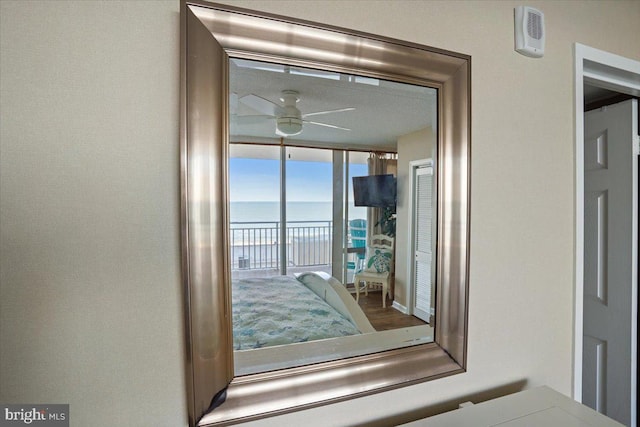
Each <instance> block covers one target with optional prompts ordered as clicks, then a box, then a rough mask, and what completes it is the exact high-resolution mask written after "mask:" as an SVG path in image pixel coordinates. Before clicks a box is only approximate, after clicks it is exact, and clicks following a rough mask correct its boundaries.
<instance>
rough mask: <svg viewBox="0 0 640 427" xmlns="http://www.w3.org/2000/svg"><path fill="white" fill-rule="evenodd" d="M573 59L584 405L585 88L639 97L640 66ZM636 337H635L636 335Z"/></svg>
mask: <svg viewBox="0 0 640 427" xmlns="http://www.w3.org/2000/svg"><path fill="white" fill-rule="evenodd" d="M574 59H575V62H574V65H575V68H574V72H575V75H574V76H575V79H574V81H575V92H574V93H575V99H574V116H575V183H576V185H575V227H576V228H575V230H574V233H575V247H574V251H575V255H574V259H575V270H574V277H575V283H574V313H573V314H574V319H573V322H574V329H573V398H574V399H575V400H577V401H578V402H582V344H583V342H582V341H583V340H582V332H583V325H582V319H583V315H584V307H583V297H584V270H583V268H584V254H583V248H584V84H585V83H588V84H590V85H593V86H598V87H602V88H606V89H609V90H613V91H616V92H620V93H624V94H629V95H634V96H640V62H638V61H634V60H631V59H628V58H624V57H622V56H618V55H614V54H612V53H609V52H605V51H602V50H598V49H594V48H592V47H588V46H585V45H582V44H579V43H575V44H574ZM636 220H637V212H636ZM636 297H637V296H636ZM633 336H634V337H635V334H634V335H633ZM636 344H637V343H636Z"/></svg>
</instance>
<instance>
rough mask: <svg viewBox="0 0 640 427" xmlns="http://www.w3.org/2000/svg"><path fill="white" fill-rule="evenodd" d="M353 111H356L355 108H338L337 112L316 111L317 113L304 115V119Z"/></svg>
mask: <svg viewBox="0 0 640 427" xmlns="http://www.w3.org/2000/svg"><path fill="white" fill-rule="evenodd" d="M353 110H355V108H354V107H347V108H338V109H337V110H325V111H316V112H315V113H306V114H303V115H302V117H309V116H319V115H321V114H331V113H342V112H344V111H353Z"/></svg>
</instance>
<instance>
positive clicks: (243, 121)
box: [233, 114, 275, 125]
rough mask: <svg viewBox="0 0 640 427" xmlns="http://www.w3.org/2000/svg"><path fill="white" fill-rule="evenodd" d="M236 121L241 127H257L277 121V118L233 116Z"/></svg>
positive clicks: (262, 115)
mask: <svg viewBox="0 0 640 427" xmlns="http://www.w3.org/2000/svg"><path fill="white" fill-rule="evenodd" d="M233 118H234V121H235V122H236V123H237V124H239V125H255V124H259V123H264V122H265V121H266V120H269V119H275V116H267V115H264V114H261V115H252V116H233Z"/></svg>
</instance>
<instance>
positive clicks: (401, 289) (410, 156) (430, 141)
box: [393, 127, 435, 309]
mask: <svg viewBox="0 0 640 427" xmlns="http://www.w3.org/2000/svg"><path fill="white" fill-rule="evenodd" d="M434 143H435V135H434V134H433V130H432V129H431V127H428V128H425V129H422V130H419V131H416V132H412V133H410V134H408V135H403V136H401V137H400V138H398V175H397V177H398V206H397V209H396V211H397V212H396V214H397V216H396V242H395V243H396V264H395V280H394V283H395V288H394V297H393V298H394V302H396V303H397V304H400V305H401V306H402V307H405V308H407V309H408V308H409V307H408V304H409V302H408V298H409V296H408V290H409V279H410V276H409V264H411V263H412V262H413V259H412V258H410V257H409V254H410V248H409V245H410V243H411V241H410V239H409V221H410V219H411V205H410V203H411V194H410V193H409V186H410V181H411V169H410V165H409V163H410V162H411V161H413V160H421V159H432V158H433V146H434Z"/></svg>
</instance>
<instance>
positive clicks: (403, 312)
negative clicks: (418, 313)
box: [391, 301, 409, 314]
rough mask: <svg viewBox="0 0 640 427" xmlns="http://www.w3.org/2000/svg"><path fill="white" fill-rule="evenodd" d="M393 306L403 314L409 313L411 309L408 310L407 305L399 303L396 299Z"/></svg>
mask: <svg viewBox="0 0 640 427" xmlns="http://www.w3.org/2000/svg"><path fill="white" fill-rule="evenodd" d="M391 307H393V308H395V309H396V310H398V311H399V312H400V313H402V314H409V310H407V307H405V306H404V305H402V304H398V302H397V301H394V302H393V304H391Z"/></svg>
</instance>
